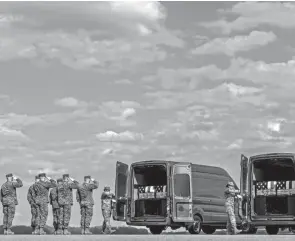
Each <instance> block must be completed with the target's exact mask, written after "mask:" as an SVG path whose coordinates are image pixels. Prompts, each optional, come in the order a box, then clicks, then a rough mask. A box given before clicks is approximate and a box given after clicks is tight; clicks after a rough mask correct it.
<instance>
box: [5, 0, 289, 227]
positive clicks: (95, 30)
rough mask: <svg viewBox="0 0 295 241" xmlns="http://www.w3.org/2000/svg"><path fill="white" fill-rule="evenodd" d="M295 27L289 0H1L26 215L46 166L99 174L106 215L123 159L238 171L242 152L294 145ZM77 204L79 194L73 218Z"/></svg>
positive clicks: (15, 165)
mask: <svg viewBox="0 0 295 241" xmlns="http://www.w3.org/2000/svg"><path fill="white" fill-rule="evenodd" d="M294 29H295V5H294V3H287V2H285V3H279V2H260V3H255V2H161V3H159V2H83V3H82V2H30V3H29V2H1V3H0V153H1V155H0V181H1V180H2V182H5V174H7V173H10V172H12V173H14V174H15V175H17V176H19V177H20V178H21V179H22V180H23V182H24V187H23V188H20V189H19V190H18V198H19V203H20V204H19V206H18V207H17V214H16V217H15V220H14V224H16V225H17V224H27V225H29V224H30V222H29V219H30V210H29V205H28V202H27V200H26V195H27V190H28V187H29V185H30V184H31V183H32V182H33V180H34V176H35V175H36V174H38V173H39V172H46V173H47V174H48V176H50V177H52V178H58V177H61V175H62V174H64V173H69V174H70V175H71V176H72V177H73V178H75V179H77V180H78V181H82V180H83V177H84V175H91V176H92V177H94V178H96V179H97V180H98V181H99V188H98V190H96V191H95V192H94V199H95V204H96V206H95V213H94V217H93V221H92V225H100V224H101V223H102V216H101V211H100V194H101V192H102V190H103V187H104V186H105V185H110V186H111V188H112V190H113V191H114V184H115V164H116V162H117V161H121V162H124V163H127V164H131V163H132V162H135V161H142V160H151V159H165V160H172V161H181V162H182V161H186V162H192V163H199V164H207V165H214V166H220V167H223V168H225V169H226V170H227V171H228V172H229V173H230V175H232V177H233V178H234V180H235V181H236V182H237V183H239V176H240V156H241V154H242V153H243V154H245V155H246V156H250V155H254V154H260V153H267V152H292V147H293V143H294V134H295V128H294V127H295V123H294V117H295V109H294V107H295V102H293V101H294V100H295V95H294V89H295V88H294V87H295V82H294V80H295V58H294V56H295V42H294V39H295V31H294ZM50 210H51V209H50ZM0 215H1V217H0V218H1V219H2V212H1V214H0ZM79 215H80V214H79V206H78V205H77V203H75V204H74V206H73V211H72V219H71V225H72V226H78V225H79ZM47 224H49V225H51V224H52V213H51V211H50V213H49V217H48V222H47ZM113 224H114V225H120V224H121V223H113Z"/></svg>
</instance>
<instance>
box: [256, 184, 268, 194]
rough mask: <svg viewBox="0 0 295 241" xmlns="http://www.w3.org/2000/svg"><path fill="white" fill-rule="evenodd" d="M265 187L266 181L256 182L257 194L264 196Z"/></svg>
mask: <svg viewBox="0 0 295 241" xmlns="http://www.w3.org/2000/svg"><path fill="white" fill-rule="evenodd" d="M266 189H267V183H266V182H257V183H256V193H257V196H265V195H266Z"/></svg>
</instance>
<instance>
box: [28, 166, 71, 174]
mask: <svg viewBox="0 0 295 241" xmlns="http://www.w3.org/2000/svg"><path fill="white" fill-rule="evenodd" d="M66 172H68V169H52V168H49V167H47V168H40V169H33V170H28V173H29V174H31V175H38V174H39V173H46V174H47V175H61V174H64V173H66Z"/></svg>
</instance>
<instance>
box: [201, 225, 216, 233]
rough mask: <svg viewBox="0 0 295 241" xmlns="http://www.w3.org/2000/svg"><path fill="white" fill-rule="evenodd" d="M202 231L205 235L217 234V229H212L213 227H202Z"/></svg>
mask: <svg viewBox="0 0 295 241" xmlns="http://www.w3.org/2000/svg"><path fill="white" fill-rule="evenodd" d="M202 231H203V232H204V233H205V234H213V233H215V231H216V228H214V227H211V226H203V227H202Z"/></svg>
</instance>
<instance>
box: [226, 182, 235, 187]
mask: <svg viewBox="0 0 295 241" xmlns="http://www.w3.org/2000/svg"><path fill="white" fill-rule="evenodd" d="M226 186H227V187H234V186H235V185H234V183H233V182H228V183H227V185H226Z"/></svg>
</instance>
